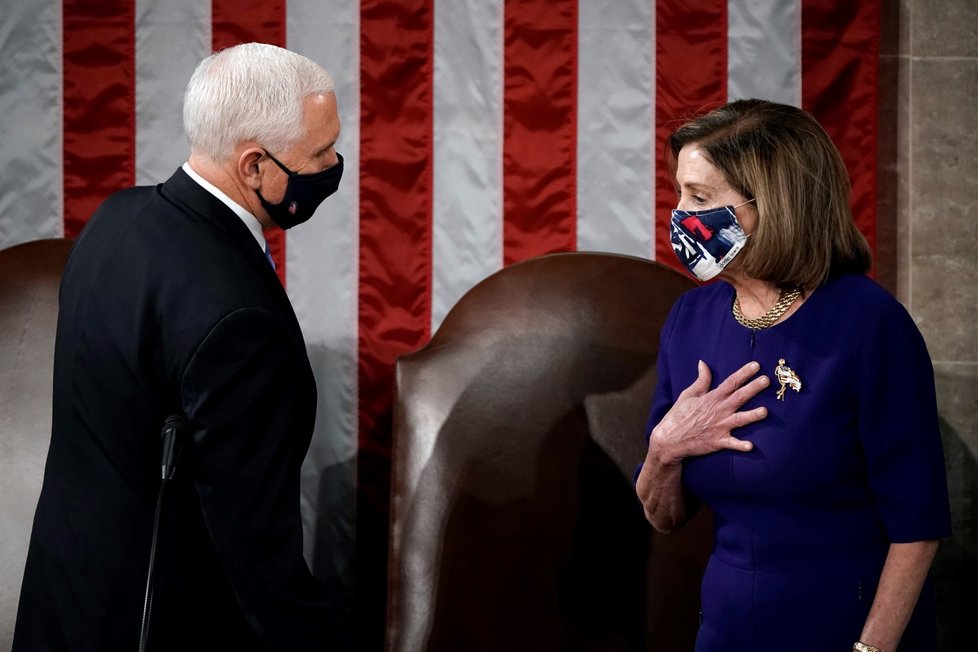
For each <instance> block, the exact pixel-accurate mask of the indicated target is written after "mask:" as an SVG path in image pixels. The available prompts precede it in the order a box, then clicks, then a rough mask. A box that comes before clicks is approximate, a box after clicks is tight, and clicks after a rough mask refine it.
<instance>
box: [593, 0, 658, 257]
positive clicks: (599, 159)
mask: <svg viewBox="0 0 978 652" xmlns="http://www.w3.org/2000/svg"><path fill="white" fill-rule="evenodd" d="M578 12H579V15H578V25H579V30H578V32H579V33H578V44H579V45H578V107H577V151H578V158H577V161H578V162H577V248H578V249H579V250H582V251H610V252H616V253H623V254H631V255H634V256H641V257H643V258H648V257H649V256H650V255H651V252H652V238H653V226H654V223H653V219H652V215H653V208H652V206H653V204H652V198H653V189H652V185H653V161H652V156H653V153H654V152H653V145H652V143H653V142H654V141H653V131H652V130H653V125H654V122H653V115H652V111H653V109H652V106H653V98H654V97H655V95H654V92H655V90H654V86H653V85H654V83H655V81H654V77H655V74H654V72H655V70H654V67H653V63H654V54H653V53H654V50H653V47H652V44H653V39H654V29H653V27H654V23H653V21H654V16H653V10H652V6H651V3H648V2H641V1H640V0H628V1H624V0H600V1H595V2H581V3H580V4H579V5H578Z"/></svg>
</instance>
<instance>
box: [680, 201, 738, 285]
mask: <svg viewBox="0 0 978 652" xmlns="http://www.w3.org/2000/svg"><path fill="white" fill-rule="evenodd" d="M752 201H754V200H753V199H749V200H748V201H745V202H743V203H741V204H737V205H736V206H720V207H718V208H708V209H706V210H701V211H684V210H680V209H678V208H676V209H673V211H672V226H671V229H670V236H669V237H670V239H671V241H672V250H673V251H674V252H675V253H676V257H677V258H678V259H679V262H681V263H682V264H683V266H684V267H685V268H686V269H688V270H689V273H690V274H692V275H693V276H695V277H696V278H697V279H699V280H700V281H709V280H710V279H712V278H714V277H715V276H716V275H717V274H719V273H720V272H722V271H723V269H724V268H725V267H726V266H727V265H729V264H730V261H731V260H733V259H734V257H735V256H736V255H737V254H738V253H740V250H741V249H743V248H744V245H745V244H747V238H748V237H749V236H748V235H747V234H746V233H744V229H743V227H741V226H740V222H738V221H737V215H736V213H735V212H734V211H735V210H736V209H737V208H739V207H740V206H743V205H744V204H748V203H750V202H752Z"/></svg>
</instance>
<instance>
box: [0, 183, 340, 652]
mask: <svg viewBox="0 0 978 652" xmlns="http://www.w3.org/2000/svg"><path fill="white" fill-rule="evenodd" d="M315 412H316V387H315V381H314V379H313V375H312V371H311V369H310V367H309V360H308V357H307V355H306V350H305V345H304V342H303V339H302V334H301V332H300V330H299V325H298V322H297V321H296V317H295V313H294V311H293V309H292V306H291V304H290V302H289V300H288V297H287V296H286V294H285V291H284V289H283V288H282V285H281V283H280V282H279V280H278V278H277V277H276V276H275V273H274V272H273V271H272V268H271V266H270V265H269V263H268V260H267V259H266V258H265V255H264V253H263V252H262V250H261V248H260V247H259V246H258V244H257V243H256V242H255V239H254V237H253V236H252V235H251V233H250V232H249V231H248V229H247V227H246V226H245V225H244V224H243V223H242V222H241V220H240V219H239V218H238V217H237V216H236V215H235V214H234V213H233V212H232V211H231V210H230V209H229V208H228V207H227V206H225V205H224V204H223V203H221V202H220V201H219V200H218V199H217V198H215V197H214V196H213V195H211V194H209V193H208V192H207V191H205V190H204V189H203V188H201V187H200V186H199V185H198V184H197V183H196V182H194V181H193V180H192V179H191V178H190V177H189V176H187V174H186V173H185V172H184V171H183V170H177V172H176V173H175V174H174V175H173V176H172V177H171V178H170V179H169V180H168V181H167V182H166V183H164V184H161V185H159V186H157V187H155V188H154V187H138V188H132V189H129V190H125V191H122V192H119V193H116V194H115V195H113V196H112V197H110V198H109V199H108V200H107V201H106V202H105V203H104V204H103V205H102V206H101V207H100V208H99V209H98V211H96V213H95V215H94V216H93V217H92V219H91V221H90V222H89V224H88V225H87V226H86V228H85V229H84V231H83V232H82V234H81V235H80V236H79V238H78V240H77V241H76V243H75V245H74V247H73V250H72V253H71V255H70V257H69V260H68V263H67V266H66V268H65V272H64V277H63V279H62V285H61V298H60V314H59V319H58V334H57V341H56V345H55V365H54V414H53V426H52V435H51V445H50V451H49V453H48V459H47V466H46V468H45V476H44V485H43V488H42V491H41V496H40V499H39V502H38V506H37V512H36V514H35V517H34V529H33V532H32V536H31V543H30V550H29V553H28V560H27V567H26V571H25V575H24V583H23V589H22V592H21V599H20V605H19V610H18V616H17V625H16V629H15V636H14V650H15V651H16V652H42V651H45V650H93V651H95V650H97V651H99V652H107V651H115V650H132V651H133V652H135V650H136V649H137V647H138V638H139V631H140V621H141V615H142V609H143V598H144V591H145V582H146V572H147V568H148V560H149V551H150V539H151V536H152V529H153V528H152V525H153V516H154V512H155V509H156V500H157V495H158V490H159V486H160V466H161V435H160V433H161V429H162V426H163V423H164V420H165V418H166V417H167V415H169V414H172V413H182V414H184V415H185V416H186V418H187V420H188V422H189V428H188V434H187V437H186V438H185V445H184V452H183V455H182V457H181V459H180V461H179V465H178V467H177V471H176V478H175V480H174V481H173V482H172V483H169V484H168V487H167V490H166V494H165V496H166V497H165V499H164V506H163V515H162V519H161V527H160V537H159V543H158V548H157V550H158V552H157V572H156V577H157V580H156V582H157V584H156V589H155V597H154V600H153V609H152V623H151V635H150V645H149V648H150V649H154V650H174V651H177V650H180V651H183V650H209V651H213V652H216V651H217V650H236V651H240V650H253V649H274V650H288V651H290V652H294V651H300V650H312V649H316V650H324V649H328V648H329V644H328V640H327V632H328V630H329V626H328V624H327V622H328V618H329V613H328V610H327V608H326V595H325V591H324V589H323V587H322V585H320V584H319V583H318V582H317V581H316V580H315V579H314V578H313V577H312V575H311V574H310V572H309V569H308V567H307V565H306V563H305V561H304V559H303V556H302V526H301V522H300V516H299V468H300V465H301V463H302V460H303V457H304V456H305V453H306V449H307V448H308V445H309V440H310V437H311V435H312V430H313V423H314V420H315Z"/></svg>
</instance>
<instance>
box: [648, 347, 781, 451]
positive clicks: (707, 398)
mask: <svg viewBox="0 0 978 652" xmlns="http://www.w3.org/2000/svg"><path fill="white" fill-rule="evenodd" d="M760 369H761V365H759V364H758V363H756V362H748V363H747V364H745V365H744V366H743V367H741V368H740V369H738V370H737V371H735V372H733V373H732V374H730V376H728V377H727V379H726V380H724V381H723V382H722V383H720V384H719V385H717V387H716V389H713V390H711V389H710V380H711V378H712V374H711V373H710V368H709V367H708V366H706V363H705V362H703V361H702V360H700V361H699V365H698V368H697V372H698V375H697V377H696V380H695V381H693V384H692V385H690V386H689V387H687V388H686V389H684V390H683V392H682V393H681V394H680V395H679V398H678V399H676V402H675V404H674V405H673V406H672V409H671V410H669V412H667V413H666V416H664V417H663V418H662V421H660V422H659V424H658V425H657V426H655V428H653V429H652V433H651V435H650V436H649V451H650V454H651V453H652V451H653V450H654V451H655V453H656V457H657V461H658V462H659V463H660V464H665V465H671V464H678V463H680V462H682V460H683V459H684V458H687V457H694V456H698V455H706V454H707V453H713V452H715V451H718V450H720V449H723V448H728V449H731V450H736V451H742V452H747V451H749V450H751V449H752V448H753V444H751V442H749V441H744V440H742V439H737V438H736V437H734V436H733V435H732V434H731V432H732V431H733V430H734V429H735V428H741V427H743V426H746V425H747V424H749V423H754V422H755V421H760V420H761V419H763V418H764V417H766V416H767V408H765V407H758V408H754V409H753V410H747V411H745V412H740V411H739V410H740V408H742V407H743V406H744V405H745V404H746V403H747V401H749V400H751V399H752V398H754V396H756V395H757V394H758V393H759V392H761V390H763V389H764V388H766V387H767V386H768V385H770V384H771V381H770V379H769V378H768V377H767V376H757V377H756V378H753V380H751V378H752V377H753V376H754V375H755V374H756V373H757V372H758V371H760Z"/></svg>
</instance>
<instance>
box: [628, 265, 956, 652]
mask: <svg viewBox="0 0 978 652" xmlns="http://www.w3.org/2000/svg"><path fill="white" fill-rule="evenodd" d="M733 299H734V290H733V287H732V286H730V285H729V284H727V283H723V282H721V283H713V284H710V285H707V286H704V287H700V288H697V289H695V290H692V291H690V292H688V293H686V294H685V295H683V296H682V297H681V298H680V299H679V301H678V302H677V303H676V305H675V306H674V307H673V309H672V311H671V313H670V315H669V318H668V320H667V321H666V323H665V325H664V327H663V330H662V343H661V348H660V352H659V362H658V379H659V382H658V386H657V388H656V392H655V396H654V399H653V405H652V411H651V414H650V417H649V428H648V429H647V431H646V433H648V431H649V430H651V428H652V426H654V425H655V424H657V423H658V422H659V421H660V420H661V419H662V417H663V415H665V413H666V412H667V411H668V410H669V408H670V407H671V406H672V404H673V403H674V402H675V400H676V399H677V398H678V396H679V393H680V392H682V391H683V389H685V388H686V387H688V386H689V385H690V384H691V383H692V382H693V381H694V380H695V378H696V372H697V369H696V366H697V360H700V359H702V360H703V361H704V362H706V363H707V365H709V367H710V370H711V371H712V374H713V383H712V386H713V387H716V385H717V384H718V383H719V382H721V381H722V380H723V379H725V378H726V377H727V376H729V375H730V374H731V373H733V372H734V371H736V370H737V369H739V368H740V367H741V366H743V365H744V364H746V363H747V362H749V361H751V360H756V361H757V362H759V363H760V365H761V373H763V374H766V375H767V376H768V377H769V378H770V379H771V381H772V382H771V386H770V387H768V388H767V389H765V390H764V391H762V392H761V393H760V394H759V395H758V396H756V397H755V398H754V399H753V400H751V401H750V402H749V403H748V404H747V405H746V406H745V407H744V409H751V408H754V407H757V406H761V405H763V406H765V407H767V409H768V416H767V418H765V419H763V420H762V421H760V422H757V423H754V424H751V425H749V426H746V427H744V428H741V429H738V430H735V431H734V435H735V436H736V437H739V438H741V439H745V440H749V441H751V442H753V443H754V449H753V450H752V451H751V452H749V453H741V452H734V451H727V450H724V451H720V452H716V453H713V454H711V455H706V456H703V457H698V458H690V459H688V460H687V461H686V463H685V466H684V468H683V483H684V484H685V486H686V487H687V488H688V489H689V490H690V491H691V492H692V494H693V495H695V496H697V497H699V498H701V499H702V500H703V501H704V502H705V503H706V504H708V505H709V506H710V507H711V508H712V509H713V510H714V514H715V522H716V546H715V548H714V551H713V554H712V556H711V558H710V561H709V564H708V567H707V570H706V574H705V577H704V579H703V586H702V619H701V626H700V631H699V635H698V638H697V646H696V649H697V651H699V652H714V651H723V652H738V651H747V650H751V651H757V652H767V651H770V650H778V649H791V650H812V651H813V652H814V651H818V652H830V651H832V650H837V651H839V652H844V651H847V650H850V649H852V644H853V642H854V641H856V640H858V638H859V634H860V631H861V629H862V625H863V622H864V621H865V618H866V615H867V613H868V611H869V607H870V605H871V604H872V601H873V596H874V593H875V589H876V585H877V582H878V580H879V575H880V571H881V569H882V564H883V560H884V558H885V556H886V553H887V549H888V546H889V544H890V543H891V542H910V541H919V540H923V539H939V538H942V537H946V536H948V535H949V534H950V513H949V511H950V510H949V504H948V494H947V484H946V477H945V468H944V457H943V451H942V446H941V436H940V431H939V425H938V417H937V407H936V400H935V391H934V375H933V369H932V366H931V362H930V358H929V357H928V354H927V349H926V347H925V344H924V341H923V338H922V337H921V335H920V333H919V331H918V330H917V328H916V326H915V324H914V322H913V320H912V319H911V318H910V316H909V315H908V314H907V312H906V310H905V309H904V308H903V306H902V305H900V303H898V302H897V301H896V300H895V299H894V298H893V297H892V296H890V295H889V294H888V293H887V292H886V291H885V290H883V289H882V288H880V287H879V286H878V285H877V284H876V283H875V282H873V281H872V280H870V279H868V278H866V277H863V276H855V275H847V276H840V277H837V278H834V279H831V280H830V281H828V282H827V283H826V284H825V285H823V286H822V287H820V288H819V289H817V290H816V291H815V292H813V293H812V294H811V295H810V296H809V297H808V299H807V300H806V301H805V303H804V304H802V306H801V307H800V308H799V309H798V311H797V312H795V314H793V315H792V316H791V317H789V318H788V319H787V320H785V321H784V322H782V323H780V324H777V325H776V326H773V327H771V328H768V329H764V330H759V331H752V330H750V329H748V328H746V327H744V326H742V325H740V324H739V323H737V321H735V320H734V318H733V315H732V314H731V305H732V303H733ZM781 360H783V361H784V362H783V363H781V364H782V365H783V367H787V368H789V369H790V371H783V372H782V376H783V378H784V379H785V381H786V387H785V389H784V395H783V399H778V397H777V394H778V391H779V389H780V388H781V384H780V383H779V381H778V380H777V378H776V372H775V370H776V368H777V367H778V365H779V362H780V361H781ZM792 374H793V375H792ZM795 381H797V382H795ZM798 385H800V389H797V391H796V386H798ZM933 607H934V605H933V595H932V590H931V587H930V586H929V584H928V586H926V587H925V590H924V592H923V595H922V596H921V599H920V602H919V603H918V607H917V610H916V612H915V614H914V617H913V619H912V621H911V624H910V626H909V627H908V629H907V633H906V634H905V636H904V639H903V643H902V644H901V647H900V650H902V651H909V650H932V649H934V648H935V647H936V633H935V632H936V625H935V621H934V613H933Z"/></svg>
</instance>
